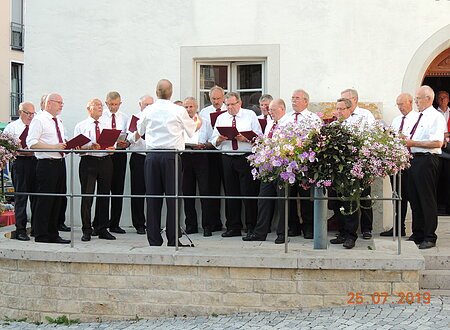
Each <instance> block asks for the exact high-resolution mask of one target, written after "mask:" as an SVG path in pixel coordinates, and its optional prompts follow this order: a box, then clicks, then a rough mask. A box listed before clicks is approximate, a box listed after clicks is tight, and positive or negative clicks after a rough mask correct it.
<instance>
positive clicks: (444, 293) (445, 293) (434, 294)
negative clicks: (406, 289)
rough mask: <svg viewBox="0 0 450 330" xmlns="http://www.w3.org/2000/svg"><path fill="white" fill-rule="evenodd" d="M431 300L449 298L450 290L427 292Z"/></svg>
mask: <svg viewBox="0 0 450 330" xmlns="http://www.w3.org/2000/svg"><path fill="white" fill-rule="evenodd" d="M428 292H429V293H430V296H431V298H433V297H437V296H442V297H450V290H428Z"/></svg>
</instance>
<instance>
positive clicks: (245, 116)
mask: <svg viewBox="0 0 450 330" xmlns="http://www.w3.org/2000/svg"><path fill="white" fill-rule="evenodd" d="M232 122H233V116H232V115H230V114H229V113H228V112H224V113H222V114H221V115H220V116H219V117H217V121H216V126H215V127H214V132H213V135H212V137H211V140H210V142H211V144H212V145H213V146H215V147H216V148H217V149H219V150H224V151H230V150H233V146H232V143H231V140H225V141H222V143H221V144H220V145H217V144H216V142H217V138H218V137H219V135H220V133H219V131H218V130H217V127H231V126H232ZM236 129H237V130H238V131H239V132H245V131H253V132H255V133H256V134H258V135H261V134H262V131H261V126H260V125H259V121H258V118H257V117H256V114H255V112H253V111H252V110H248V109H242V108H240V109H239V112H238V113H237V114H236ZM237 150H239V151H245V152H250V151H251V150H252V144H251V143H249V142H239V141H238V149H237ZM231 155H237V154H231Z"/></svg>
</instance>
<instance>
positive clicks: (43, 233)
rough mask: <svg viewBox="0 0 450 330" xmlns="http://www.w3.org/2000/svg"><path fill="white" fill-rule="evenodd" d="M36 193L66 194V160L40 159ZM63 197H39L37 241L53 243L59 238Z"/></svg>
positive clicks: (37, 202) (36, 228)
mask: <svg viewBox="0 0 450 330" xmlns="http://www.w3.org/2000/svg"><path fill="white" fill-rule="evenodd" d="M36 192H38V193H53V194H65V193H66V163H65V160H64V159H54V160H53V159H39V160H38V161H37V165H36ZM63 199H64V198H63V197H59V196H37V197H36V206H35V209H34V213H35V215H34V217H33V220H34V221H33V230H34V236H35V239H36V240H40V241H46V240H48V241H52V240H54V239H56V238H57V237H58V236H59V233H58V221H59V218H60V213H61V207H62V204H63Z"/></svg>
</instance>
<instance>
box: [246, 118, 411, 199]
mask: <svg viewBox="0 0 450 330" xmlns="http://www.w3.org/2000/svg"><path fill="white" fill-rule="evenodd" d="M248 159H249V161H250V164H251V166H252V167H253V169H252V174H253V177H254V178H255V179H256V178H258V179H261V180H262V181H273V180H278V181H279V183H280V185H284V184H290V185H293V184H299V185H300V186H302V187H303V188H305V189H308V188H310V187H313V186H314V187H323V188H326V187H332V188H333V189H334V190H335V191H336V192H337V194H338V196H341V197H342V198H343V199H345V200H350V201H356V202H357V205H359V198H360V197H359V196H360V193H361V192H362V191H363V190H364V189H366V188H367V187H369V186H370V185H371V184H372V183H373V181H374V180H375V178H377V177H385V176H387V175H394V174H396V173H397V172H399V171H400V170H402V169H405V168H407V167H409V159H410V154H409V152H408V149H407V148H406V145H405V140H404V138H403V137H402V136H399V135H397V134H396V133H395V132H394V131H392V130H391V129H389V128H385V127H383V126H382V125H381V124H378V123H377V124H374V125H370V126H368V125H366V126H364V125H348V124H344V123H343V122H342V121H335V122H332V123H329V124H325V125H321V126H318V125H311V123H303V125H302V126H297V125H296V124H293V123H291V124H288V125H286V126H284V127H282V128H279V129H276V130H275V131H274V134H273V137H272V138H271V139H270V138H267V137H262V136H261V137H259V138H257V140H256V142H255V145H254V147H253V154H252V155H250V156H249V157H248Z"/></svg>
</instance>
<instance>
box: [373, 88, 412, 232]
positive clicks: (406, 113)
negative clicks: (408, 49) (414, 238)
mask: <svg viewBox="0 0 450 330" xmlns="http://www.w3.org/2000/svg"><path fill="white" fill-rule="evenodd" d="M397 107H398V110H400V113H401V115H399V116H397V117H395V118H394V120H393V121H392V125H391V127H392V129H393V130H394V131H396V132H398V133H400V134H403V135H405V136H408V135H409V133H410V132H411V129H412V128H413V126H414V124H415V123H416V122H417V119H418V117H419V114H418V113H417V112H416V111H413V97H412V95H411V94H409V93H401V94H400V95H399V96H398V97H397ZM390 179H391V186H392V187H393V178H392V177H390ZM399 188H400V185H399V184H398V180H397V181H396V189H395V190H396V191H397V192H398V190H399ZM408 190H409V169H405V170H403V171H402V176H401V198H402V200H401V202H400V207H401V212H400V219H401V228H397V214H398V212H399V209H398V208H397V204H395V205H396V208H395V214H396V216H395V219H396V220H395V224H396V233H397V235H402V236H406V227H405V219H406V212H407V209H408V200H409V197H408ZM399 230H400V231H399ZM393 235H394V230H393V228H391V229H389V230H386V231H384V232H382V233H380V236H393Z"/></svg>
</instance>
